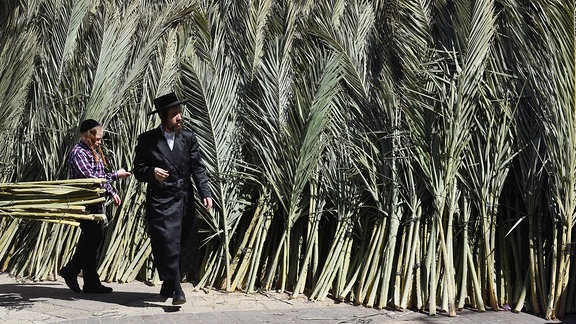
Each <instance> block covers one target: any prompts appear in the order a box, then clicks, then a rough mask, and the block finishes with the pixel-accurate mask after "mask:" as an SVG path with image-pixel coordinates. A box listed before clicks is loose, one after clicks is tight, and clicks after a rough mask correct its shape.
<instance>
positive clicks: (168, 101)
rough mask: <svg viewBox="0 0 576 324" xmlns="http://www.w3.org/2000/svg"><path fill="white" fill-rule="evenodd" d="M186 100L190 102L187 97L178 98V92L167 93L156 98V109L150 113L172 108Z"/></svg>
mask: <svg viewBox="0 0 576 324" xmlns="http://www.w3.org/2000/svg"><path fill="white" fill-rule="evenodd" d="M186 102H188V100H186V99H184V100H178V97H176V94H175V93H174V92H170V93H167V94H165V95H163V96H160V97H158V98H156V99H154V107H155V108H156V110H154V111H151V112H149V113H148V115H152V114H153V113H157V112H159V111H162V110H165V109H168V108H172V107H175V106H178V105H179V104H183V103H186Z"/></svg>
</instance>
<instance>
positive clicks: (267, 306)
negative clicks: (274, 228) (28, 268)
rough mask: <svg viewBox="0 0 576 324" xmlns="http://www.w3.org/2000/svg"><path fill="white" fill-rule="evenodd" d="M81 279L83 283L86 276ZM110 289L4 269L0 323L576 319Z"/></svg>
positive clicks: (188, 287)
mask: <svg viewBox="0 0 576 324" xmlns="http://www.w3.org/2000/svg"><path fill="white" fill-rule="evenodd" d="M79 281H80V285H82V281H81V279H80V280H79ZM106 285H107V286H110V287H112V288H113V289H114V292H112V293H111V294H101V295H98V294H84V293H79V294H77V293H74V292H73V291H71V290H69V289H68V288H67V287H66V285H65V284H64V280H63V279H62V278H60V277H59V278H58V281H44V282H32V281H17V280H16V279H15V278H14V277H11V276H9V275H8V274H7V273H0V323H19V324H27V323H55V322H58V323H186V322H188V323H362V324H365V323H388V324H398V323H460V324H461V323H482V322H483V323H510V324H512V323H513V324H517V323H523V324H524V323H526V324H536V323H576V316H574V315H572V316H570V317H568V318H567V319H565V320H563V321H546V320H544V319H543V318H541V317H538V316H533V315H530V314H526V313H520V314H514V313H512V312H508V311H499V312H492V311H490V312H484V313H476V312H473V311H470V310H463V311H461V312H459V314H458V316H456V317H448V316H446V315H445V314H438V315H436V316H428V315H426V314H422V313H417V312H412V311H406V312H394V311H390V310H377V309H374V308H367V307H364V306H353V305H350V304H347V303H335V302H334V301H333V300H330V299H327V300H325V301H316V302H312V301H308V300H307V299H306V298H305V297H302V298H296V299H289V298H288V296H287V295H286V294H280V293H274V292H270V293H267V294H261V293H255V294H245V293H241V292H236V293H223V292H220V291H216V290H195V289H194V287H193V286H192V284H184V285H183V286H184V291H185V293H186V298H187V301H188V302H187V303H186V304H184V305H181V306H172V304H171V299H167V300H166V299H165V298H162V297H161V296H160V295H159V294H158V292H159V290H160V288H159V287H152V286H148V285H146V284H144V283H142V282H139V281H135V282H131V283H124V284H120V283H107V284H106Z"/></svg>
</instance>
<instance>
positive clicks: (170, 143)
mask: <svg viewBox="0 0 576 324" xmlns="http://www.w3.org/2000/svg"><path fill="white" fill-rule="evenodd" d="M174 135H175V133H173V132H172V133H171V132H167V131H164V137H166V141H167V142H168V146H170V151H172V149H173V148H174Z"/></svg>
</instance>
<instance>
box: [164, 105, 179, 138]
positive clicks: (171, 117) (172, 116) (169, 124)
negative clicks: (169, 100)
mask: <svg viewBox="0 0 576 324" xmlns="http://www.w3.org/2000/svg"><path fill="white" fill-rule="evenodd" d="M164 127H165V128H166V130H168V131H170V132H175V131H177V130H179V129H180V128H181V127H182V107H180V106H176V107H172V108H169V109H168V116H167V118H166V124H165V125H164Z"/></svg>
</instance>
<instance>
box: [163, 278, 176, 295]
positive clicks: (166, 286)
mask: <svg viewBox="0 0 576 324" xmlns="http://www.w3.org/2000/svg"><path fill="white" fill-rule="evenodd" d="M160 295H162V296H163V297H166V298H172V297H174V282H173V281H164V282H163V283H162V288H160Z"/></svg>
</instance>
